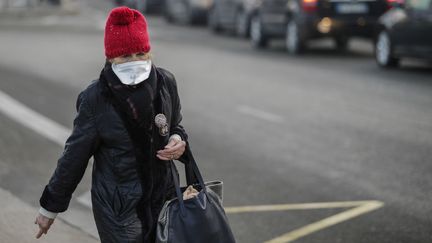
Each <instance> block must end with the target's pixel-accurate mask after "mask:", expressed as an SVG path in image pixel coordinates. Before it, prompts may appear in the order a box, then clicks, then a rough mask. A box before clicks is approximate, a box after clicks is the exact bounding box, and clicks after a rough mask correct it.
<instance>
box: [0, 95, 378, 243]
mask: <svg viewBox="0 0 432 243" xmlns="http://www.w3.org/2000/svg"><path fill="white" fill-rule="evenodd" d="M238 110H239V111H240V112H242V113H244V114H247V115H251V116H254V117H256V118H260V119H263V120H267V121H272V122H277V123H280V122H283V118H282V117H280V116H277V115H274V114H271V113H267V112H264V111H260V110H257V109H254V108H251V107H248V106H239V107H238ZM0 112H2V113H4V114H5V115H7V116H8V117H10V118H12V119H13V120H15V121H16V122H18V123H19V124H21V125H23V126H25V127H27V128H29V129H31V130H33V131H34V132H36V133H38V134H40V135H42V136H43V137H45V138H47V139H49V140H51V141H52V142H54V143H56V144H58V145H60V146H63V145H64V143H65V141H66V139H67V138H68V137H69V135H70V134H71V131H70V130H69V129H68V128H66V127H64V126H62V125H60V124H58V123H57V122H55V121H53V120H51V119H49V118H47V117H45V116H43V115H41V114H39V113H37V112H35V111H33V110H32V109H30V108H28V107H27V106H25V105H24V104H22V103H21V102H19V101H17V100H15V99H14V98H12V97H11V96H9V95H8V94H6V93H4V92H3V91H1V90H0ZM90 195H91V193H90V191H88V192H86V193H84V194H82V195H80V196H79V197H77V201H78V202H79V203H80V204H82V205H84V206H86V207H88V208H90V209H91V199H90V197H91V196H90ZM383 205H384V203H382V202H379V201H348V202H326V203H303V204H276V205H257V206H242V207H227V208H226V209H225V211H226V212H227V213H246V212H265V211H283V210H311V209H325V208H347V207H355V208H353V209H350V210H347V211H344V212H342V213H338V214H336V215H333V216H330V217H328V218H325V219H323V220H320V221H317V222H315V223H312V224H309V225H306V226H304V227H301V228H299V229H296V230H294V231H291V232H288V233H287V234H284V235H282V236H279V237H277V238H274V239H272V240H270V241H266V242H265V243H288V242H292V241H295V240H297V239H299V238H301V237H304V236H306V235H309V234H312V233H314V232H316V231H319V230H322V229H325V228H328V227H330V226H333V225H335V224H338V223H341V222H344V221H347V220H349V219H352V218H355V217H358V216H360V215H362V214H365V213H368V212H371V211H373V210H376V209H378V208H380V207H382V206H383ZM68 211H69V212H67V213H65V215H64V216H65V217H64V219H66V221H68V222H70V223H71V224H72V225H76V226H78V227H79V225H80V224H79V223H78V222H80V221H82V220H77V219H74V218H73V217H72V218H73V219H71V218H69V217H70V216H71V215H72V216H73V215H77V214H79V212H78V211H76V212H73V211H75V210H68ZM79 228H81V229H82V230H84V231H85V232H87V233H90V234H91V235H92V236H94V237H96V238H98V234H97V231H96V229H95V225H94V223H90V224H89V225H87V227H79Z"/></svg>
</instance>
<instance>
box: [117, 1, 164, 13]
mask: <svg viewBox="0 0 432 243" xmlns="http://www.w3.org/2000/svg"><path fill="white" fill-rule="evenodd" d="M115 3H116V4H117V5H119V6H120V5H125V6H128V7H130V8H134V9H137V10H139V11H141V12H142V13H158V12H161V11H162V9H163V6H164V0H115Z"/></svg>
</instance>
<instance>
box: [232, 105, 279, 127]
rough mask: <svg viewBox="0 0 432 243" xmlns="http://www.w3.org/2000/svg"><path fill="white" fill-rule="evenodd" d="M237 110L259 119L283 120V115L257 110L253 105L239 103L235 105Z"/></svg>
mask: <svg viewBox="0 0 432 243" xmlns="http://www.w3.org/2000/svg"><path fill="white" fill-rule="evenodd" d="M237 110H238V111H239V112H240V113H243V114H245V115H249V116H252V117H255V118H258V119H261V120H265V121H269V122H274V123H282V122H283V121H284V119H283V117H281V116H279V115H276V114H273V113H269V112H266V111H263V110H259V109H255V108H253V107H250V106H246V105H241V106H238V107H237Z"/></svg>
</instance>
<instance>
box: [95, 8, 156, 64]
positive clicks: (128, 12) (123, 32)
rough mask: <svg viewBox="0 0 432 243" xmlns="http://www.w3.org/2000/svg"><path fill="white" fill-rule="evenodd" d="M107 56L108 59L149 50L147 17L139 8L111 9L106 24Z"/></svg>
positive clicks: (105, 41) (105, 42)
mask: <svg viewBox="0 0 432 243" xmlns="http://www.w3.org/2000/svg"><path fill="white" fill-rule="evenodd" d="M104 44H105V56H106V58H108V59H111V58H114V57H119V56H123V55H129V54H132V53H136V52H149V51H150V39H149V35H148V31H147V22H146V19H145V17H144V16H143V15H142V14H141V13H140V12H139V11H137V10H135V9H130V8H128V7H118V8H114V9H113V10H111V12H110V13H109V15H108V19H107V22H106V25H105V37H104Z"/></svg>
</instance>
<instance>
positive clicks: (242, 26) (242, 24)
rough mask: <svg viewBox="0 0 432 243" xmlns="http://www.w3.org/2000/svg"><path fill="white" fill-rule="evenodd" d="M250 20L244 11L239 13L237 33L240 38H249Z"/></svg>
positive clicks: (237, 15) (236, 24)
mask: <svg viewBox="0 0 432 243" xmlns="http://www.w3.org/2000/svg"><path fill="white" fill-rule="evenodd" d="M248 27H249V26H248V18H247V15H246V13H245V12H244V11H243V10H239V11H237V14H236V22H235V32H236V35H237V36H239V37H243V38H246V37H247V36H248V33H249V32H248Z"/></svg>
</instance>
